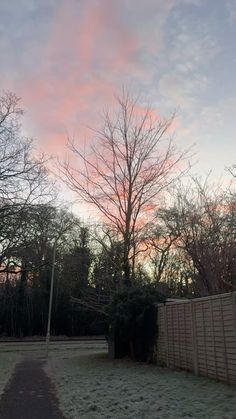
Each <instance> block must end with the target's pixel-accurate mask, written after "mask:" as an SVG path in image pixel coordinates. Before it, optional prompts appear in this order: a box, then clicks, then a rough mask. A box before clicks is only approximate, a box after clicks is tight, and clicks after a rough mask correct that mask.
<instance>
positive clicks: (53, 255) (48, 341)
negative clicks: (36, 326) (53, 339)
mask: <svg viewBox="0 0 236 419" xmlns="http://www.w3.org/2000/svg"><path fill="white" fill-rule="evenodd" d="M56 247H57V239H55V242H54V245H53V254H52V274H51V285H50V297H49V307H48V325H47V335H46V356H47V357H48V350H49V343H50V328H51V315H52V297H53V285H54V272H55V260H56Z"/></svg>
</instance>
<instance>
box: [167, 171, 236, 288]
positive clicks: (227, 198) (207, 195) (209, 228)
mask: <svg viewBox="0 0 236 419" xmlns="http://www.w3.org/2000/svg"><path fill="white" fill-rule="evenodd" d="M235 214H236V203H235V196H234V195H232V194H230V193H229V191H224V190H221V189H220V188H219V187H218V186H217V187H216V188H214V187H213V186H212V185H210V184H209V182H208V180H207V181H205V182H200V181H199V180H198V179H193V183H192V184H191V185H190V187H187V188H184V187H183V186H182V187H181V188H179V189H178V192H177V199H176V204H175V207H173V208H172V209H171V210H169V212H168V211H167V212H166V222H167V224H168V225H169V228H170V231H175V232H176V237H178V240H177V242H176V244H177V247H179V248H180V249H182V251H183V252H184V253H185V254H186V257H188V258H190V259H191V261H192V265H193V268H194V272H193V273H192V282H193V285H194V288H195V291H196V292H197V293H198V294H200V295H209V294H216V293H220V292H227V291H232V290H234V289H236V283H235V273H236V222H235V220H236V218H235Z"/></svg>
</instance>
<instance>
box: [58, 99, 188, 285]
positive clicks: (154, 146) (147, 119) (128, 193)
mask: <svg viewBox="0 0 236 419" xmlns="http://www.w3.org/2000/svg"><path fill="white" fill-rule="evenodd" d="M117 102H118V110H117V112H116V113H115V115H114V116H113V117H111V116H110V114H109V113H106V114H105V118H104V126H103V128H102V129H101V130H99V131H97V132H96V134H97V138H96V143H95V145H92V146H91V154H90V155H85V154H84V153H83V152H82V151H81V150H80V149H79V148H78V147H77V146H76V145H75V143H74V142H72V141H70V142H69V147H70V149H71V150H72V152H73V153H74V155H75V156H76V157H77V158H78V165H77V167H72V166H70V165H69V163H68V162H66V163H64V164H61V169H62V173H63V176H64V180H65V182H66V184H67V185H68V186H69V187H70V188H71V189H72V190H73V191H75V192H76V193H77V194H78V195H79V196H81V197H82V198H83V199H84V200H85V201H86V202H88V203H90V204H93V205H94V206H95V207H97V208H98V210H99V211H100V213H101V214H102V215H103V216H104V217H105V218H106V220H107V221H108V223H110V224H111V225H112V226H113V228H114V230H115V231H117V233H118V234H119V236H120V238H121V240H122V242H123V250H122V252H123V263H122V264H123V266H122V269H123V274H124V282H125V283H126V284H129V283H130V280H131V268H130V266H131V264H130V260H131V259H133V263H132V265H133V266H134V259H135V256H136V254H137V252H138V246H137V244H138V239H139V234H140V232H141V231H142V233H143V231H144V229H145V227H146V225H147V223H148V220H149V219H150V214H151V213H152V212H153V210H154V209H156V207H157V206H158V198H159V197H160V194H161V192H162V191H163V190H164V189H165V188H166V187H167V186H168V185H169V184H170V183H171V182H173V180H174V179H175V178H176V177H177V172H178V170H179V164H180V162H181V160H183V158H184V155H185V153H180V152H178V151H177V150H176V148H175V147H174V145H173V143H172V141H171V139H170V138H169V132H168V131H169V128H170V126H171V124H172V121H173V116H172V117H171V118H170V119H166V120H163V119H160V118H157V117H155V116H153V112H152V111H151V109H149V108H147V109H145V110H144V111H143V112H140V107H138V104H137V101H136V100H133V99H132V98H131V97H130V96H129V95H128V94H125V93H124V94H123V96H122V97H121V98H118V99H117Z"/></svg>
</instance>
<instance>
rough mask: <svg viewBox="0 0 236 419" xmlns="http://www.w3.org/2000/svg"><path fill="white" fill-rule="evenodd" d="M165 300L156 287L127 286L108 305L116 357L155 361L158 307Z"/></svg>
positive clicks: (110, 335) (110, 333)
mask: <svg viewBox="0 0 236 419" xmlns="http://www.w3.org/2000/svg"><path fill="white" fill-rule="evenodd" d="M163 301H164V297H163V296H162V295H161V294H160V293H159V292H158V291H157V290H156V289H155V288H154V287H153V286H150V285H149V286H142V287H128V288H127V287H125V288H123V289H122V290H120V291H118V292H117V293H116V294H114V297H113V299H112V302H111V303H110V304H109V306H108V318H109V330H108V340H109V343H110V346H111V347H113V348H114V353H113V356H114V357H115V358H122V357H124V356H129V357H131V358H132V359H133V360H136V361H145V362H146V361H152V358H153V351H154V348H155V342H156V338H157V304H158V302H163Z"/></svg>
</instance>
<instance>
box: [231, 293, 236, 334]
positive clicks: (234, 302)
mask: <svg viewBox="0 0 236 419" xmlns="http://www.w3.org/2000/svg"><path fill="white" fill-rule="evenodd" d="M232 311H233V321H234V330H235V338H236V291H233V292H232Z"/></svg>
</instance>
